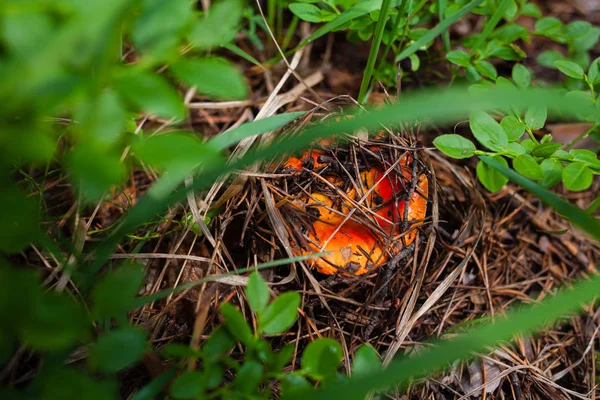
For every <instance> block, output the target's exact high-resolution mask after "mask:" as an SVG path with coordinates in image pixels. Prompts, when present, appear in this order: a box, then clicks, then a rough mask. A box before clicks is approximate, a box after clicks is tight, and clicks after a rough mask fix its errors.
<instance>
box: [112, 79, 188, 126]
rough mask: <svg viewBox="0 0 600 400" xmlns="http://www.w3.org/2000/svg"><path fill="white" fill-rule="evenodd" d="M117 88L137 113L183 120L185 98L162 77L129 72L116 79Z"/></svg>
mask: <svg viewBox="0 0 600 400" xmlns="http://www.w3.org/2000/svg"><path fill="white" fill-rule="evenodd" d="M115 88H116V89H117V90H118V91H119V93H120V94H121V96H122V97H123V98H124V99H125V100H127V101H128V102H129V103H130V104H131V105H132V106H133V107H135V108H136V111H144V112H146V113H148V114H153V115H156V116H159V117H162V118H173V117H174V118H183V117H185V107H184V105H183V98H182V97H181V96H180V95H179V93H177V91H176V90H175V88H174V87H173V86H171V84H170V83H169V82H168V81H167V80H166V79H165V78H164V77H162V76H161V75H158V74H152V73H149V72H139V71H138V72H134V71H131V72H128V73H125V74H124V75H122V76H120V77H119V78H117V79H116V84H115Z"/></svg>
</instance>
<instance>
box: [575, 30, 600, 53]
mask: <svg viewBox="0 0 600 400" xmlns="http://www.w3.org/2000/svg"><path fill="white" fill-rule="evenodd" d="M598 39H600V29H599V28H598V27H596V26H594V27H592V28H591V29H590V30H589V31H588V32H587V33H586V34H585V35H583V36H581V37H578V38H576V39H573V40H572V41H571V43H570V44H571V45H570V46H569V47H571V48H572V50H574V51H575V53H576V54H584V55H587V52H588V50H590V49H592V48H594V46H596V44H598Z"/></svg>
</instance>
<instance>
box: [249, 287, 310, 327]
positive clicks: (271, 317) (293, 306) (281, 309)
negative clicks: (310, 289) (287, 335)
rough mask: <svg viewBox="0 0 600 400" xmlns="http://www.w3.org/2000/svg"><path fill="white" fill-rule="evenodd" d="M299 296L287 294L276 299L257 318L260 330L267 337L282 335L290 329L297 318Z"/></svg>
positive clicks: (291, 293) (292, 293) (293, 293)
mask: <svg viewBox="0 0 600 400" xmlns="http://www.w3.org/2000/svg"><path fill="white" fill-rule="evenodd" d="M299 306H300V295H299V294H298V293H296V292H287V293H284V294H282V295H280V296H279V297H277V298H276V299H275V300H274V301H273V302H271V304H269V306H268V307H267V309H266V310H265V311H264V313H263V314H261V315H260V316H259V318H258V326H259V328H260V330H261V331H262V332H264V333H266V334H267V335H273V334H277V333H282V332H285V331H287V330H288V329H290V327H291V326H292V325H293V324H294V322H296V318H297V317H298V307H299Z"/></svg>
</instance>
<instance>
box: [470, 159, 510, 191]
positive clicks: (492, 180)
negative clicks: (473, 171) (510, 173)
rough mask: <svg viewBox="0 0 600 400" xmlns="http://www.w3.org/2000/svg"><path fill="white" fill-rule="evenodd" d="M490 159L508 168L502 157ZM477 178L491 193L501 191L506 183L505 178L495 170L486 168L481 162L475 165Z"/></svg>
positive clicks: (506, 179)
mask: <svg viewBox="0 0 600 400" xmlns="http://www.w3.org/2000/svg"><path fill="white" fill-rule="evenodd" d="M492 158H493V159H494V160H496V161H497V162H499V163H501V164H502V165H504V166H506V167H508V163H507V162H506V160H505V159H504V158H503V157H500V156H494V157H492ZM477 177H478V178H479V181H480V182H481V183H482V185H483V186H484V187H485V188H486V189H487V190H489V191H490V192H492V193H494V192H497V191H498V190H500V189H502V188H503V187H504V185H506V184H507V183H508V178H507V177H505V176H504V175H503V174H502V173H500V172H498V171H497V170H496V169H495V168H493V167H490V166H488V165H487V164H486V163H484V162H483V161H479V163H477Z"/></svg>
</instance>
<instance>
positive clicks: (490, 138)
mask: <svg viewBox="0 0 600 400" xmlns="http://www.w3.org/2000/svg"><path fill="white" fill-rule="evenodd" d="M469 126H470V127H471V131H472V132H473V136H475V138H476V139H477V140H478V141H479V143H481V144H482V145H484V146H485V147H486V148H488V149H490V150H494V151H499V150H502V149H504V148H506V146H507V145H508V137H507V135H506V132H504V129H502V127H501V126H500V124H499V123H498V122H496V120H495V119H494V118H492V117H490V116H489V114H487V113H485V112H483V111H475V112H473V113H471V118H470V119H469Z"/></svg>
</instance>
